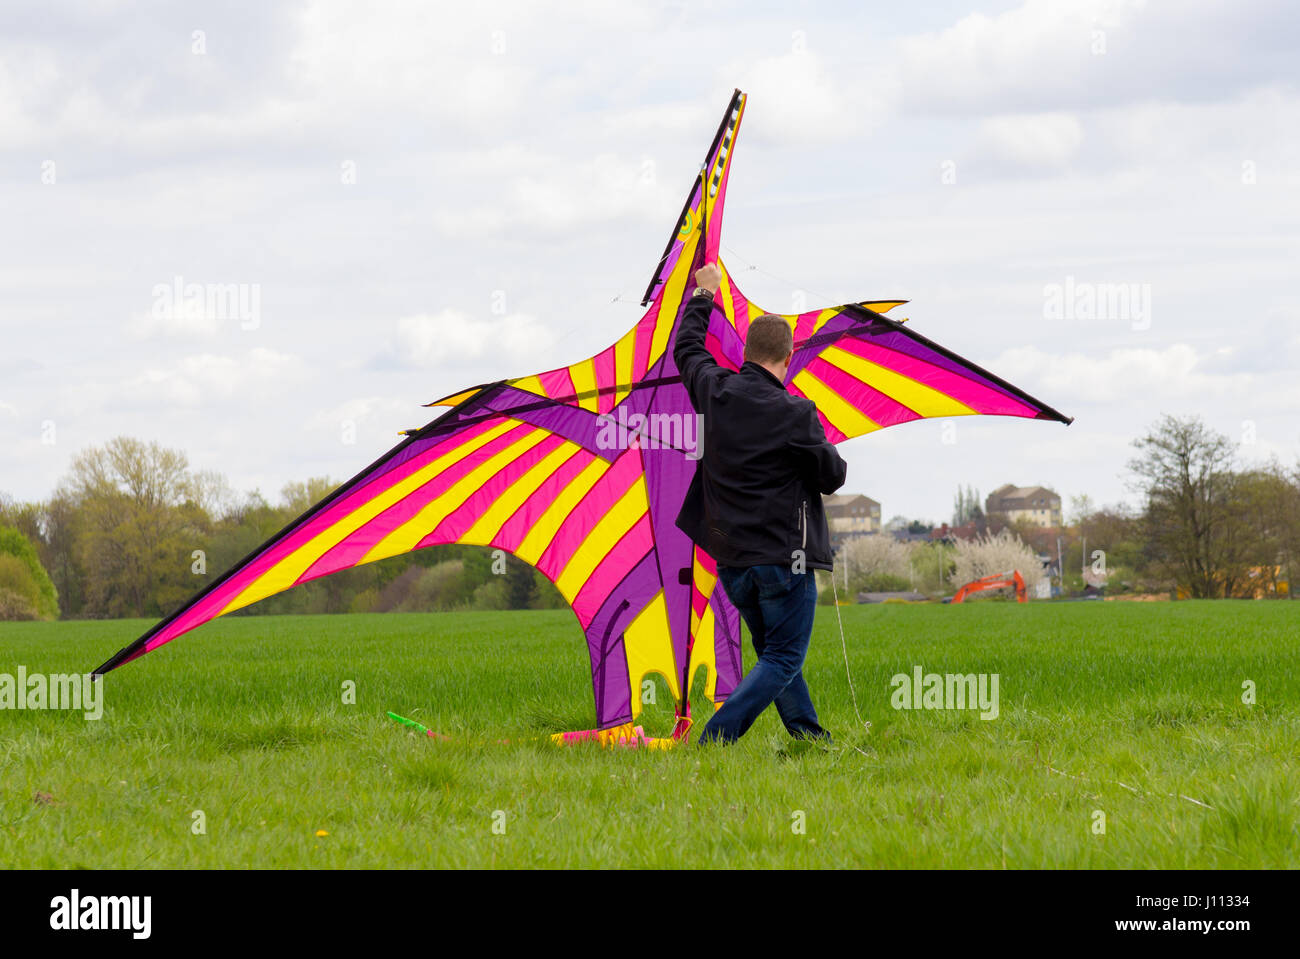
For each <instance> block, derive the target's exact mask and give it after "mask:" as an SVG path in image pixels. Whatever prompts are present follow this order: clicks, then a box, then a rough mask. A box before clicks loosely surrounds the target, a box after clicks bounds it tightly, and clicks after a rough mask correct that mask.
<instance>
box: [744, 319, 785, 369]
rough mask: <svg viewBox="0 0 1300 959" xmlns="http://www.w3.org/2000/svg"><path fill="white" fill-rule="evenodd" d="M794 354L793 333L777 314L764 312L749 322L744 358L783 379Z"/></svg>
mask: <svg viewBox="0 0 1300 959" xmlns="http://www.w3.org/2000/svg"><path fill="white" fill-rule="evenodd" d="M792 356H794V333H793V332H792V331H791V330H790V324H789V323H787V322H786V321H785V320H783V319H781V317H779V316H773V315H772V314H771V313H764V314H763V315H762V316H758V317H755V318H754V319H753V321H752V322H751V323H750V324H749V334H748V335H747V336H746V337H745V360H746V361H747V362H749V361H752V362H754V363H757V364H758V365H759V366H762V367H765V368H766V369H767V370H768V371H769V372H770V373H771V374H772V375H773V376H775V377H776V378H777V379H778V380H782V381H784V380H785V374H786V371H787V370H788V369H789V368H790V358H791V357H792Z"/></svg>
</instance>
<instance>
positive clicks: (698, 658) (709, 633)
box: [686, 603, 718, 699]
mask: <svg viewBox="0 0 1300 959" xmlns="http://www.w3.org/2000/svg"><path fill="white" fill-rule="evenodd" d="M716 625H717V624H716V622H715V621H714V618H713V604H712V603H710V604H709V605H708V606H706V607H704V617H703V618H702V619H701V620H700V625H699V627H698V628H697V629H696V630H695V645H694V646H692V647H691V667H690V669H688V670H687V671H686V675H687V676H688V677H689V678H690V681H691V684H692V685H694V683H695V673H696V672H697V671H698V670H699V668H700V667H701V666H703V667H704V695H705V696H707V697H709V699H713V697H714V694H715V693H716V692H717V689H718V662H717V659H718V649H717V644H716V639H715V637H714V633H713V631H714V629H715V628H716Z"/></svg>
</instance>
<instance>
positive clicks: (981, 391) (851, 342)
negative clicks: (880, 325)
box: [835, 336, 1037, 417]
mask: <svg viewBox="0 0 1300 959" xmlns="http://www.w3.org/2000/svg"><path fill="white" fill-rule="evenodd" d="M835 345H836V346H838V347H839V348H840V349H842V350H845V351H846V352H848V353H854V354H857V355H858V356H860V357H862V358H863V359H866V360H870V361H871V362H873V363H877V364H879V365H880V366H884V367H887V368H889V369H891V370H895V371H897V372H899V373H901V374H903V375H904V376H906V377H908V378H910V379H913V380H916V381H917V382H918V383H924V384H925V385H926V386H928V387H930V388H931V389H934V390H937V391H939V392H940V393H943V394H945V395H947V396H951V397H952V398H953V399H955V400H956V401H957V402H959V403H962V404H964V405H966V406H969V407H970V408H971V409H973V410H974V411H975V412H976V413H984V414H990V415H995V416H1029V417H1032V416H1035V415H1037V411H1036V410H1034V409H1033V408H1032V407H1029V406H1026V405H1025V404H1024V403H1021V402H1020V401H1019V400H1016V399H1014V398H1013V397H1010V396H1007V395H1006V394H1004V393H1000V392H998V391H997V390H991V389H989V388H988V387H987V386H984V385H983V384H981V383H977V382H975V381H974V380H972V379H968V378H966V377H964V376H961V375H959V374H957V373H953V372H951V371H949V370H945V369H944V368H943V367H940V366H935V365H934V364H932V363H926V362H925V361H924V360H918V359H916V358H915V357H912V356H908V355H907V354H906V353H900V352H898V351H896V350H887V349H885V348H884V347H881V346H875V345H873V344H871V343H866V342H863V341H862V340H859V339H856V338H855V337H851V336H846V337H844V338H843V339H841V340H837V341H836V343H835Z"/></svg>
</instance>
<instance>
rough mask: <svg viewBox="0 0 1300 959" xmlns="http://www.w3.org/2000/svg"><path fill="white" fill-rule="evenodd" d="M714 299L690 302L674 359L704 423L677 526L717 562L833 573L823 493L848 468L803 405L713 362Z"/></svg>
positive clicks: (774, 382)
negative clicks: (800, 564)
mask: <svg viewBox="0 0 1300 959" xmlns="http://www.w3.org/2000/svg"><path fill="white" fill-rule="evenodd" d="M713 308H714V307H713V299H712V298H711V297H708V296H692V297H691V298H690V301H689V302H688V304H687V306H686V310H685V312H684V313H683V315H682V321H681V324H680V325H679V327H678V330H677V343H676V346H675V347H674V348H673V359H675V360H676V361H677V368H678V370H680V371H681V374H682V383H683V385H684V386H685V387H686V391H687V393H688V394H689V395H690V398H691V404H692V405H693V406H694V407H695V411H696V412H697V413H699V414H700V415H701V417H703V420H704V422H703V426H702V430H701V431H700V433H699V436H700V442H701V446H702V454H703V455H702V456H701V458H700V459H699V460H698V461H696V464H695V477H694V479H692V480H691V486H690V489H689V490H688V491H687V493H686V500H685V502H683V503H682V509H681V512H680V513H679V514H678V516H677V526H678V528H679V529H681V530H682V531H683V532H684V533H686V534H687V535H688V536H690V538H691V540H692V541H694V542H695V543H697V544H699V545H700V546H701V547H702V548H703V549H704V550H705V552H707V553H708V554H709V555H710V556H712V557H713V558H714V559H715V560H717V563H718V565H719V566H736V567H744V566H757V565H760V564H767V563H772V564H778V565H782V566H789V565H790V564H791V563H793V562H795V560H796V559H797V557H798V553H797V552H796V551H799V550H802V552H803V556H804V566H805V567H806V568H814V569H832V568H834V564H833V560H832V557H831V548H830V533H829V531H828V530H827V528H826V513H825V510H823V508H822V498H821V495H820V494H822V493H827V494H830V493H834V492H835V491H836V490H837V489H839V488H840V487H841V486H843V485H844V479H845V476H846V474H847V472H848V465H847V464H846V463H845V462H844V459H843V458H842V457H841V456H840V454H839V453H838V452H837V451H836V449H835V447H834V446H832V445H831V444H830V442H829V441H827V439H826V431H825V430H823V429H822V425H821V421H820V420H819V419H818V418H817V407H816V406H815V405H814V404H813V402H812V401H811V400H808V399H805V398H803V397H801V396H794V395H793V394H791V393H790V392H788V391H787V390H786V388H785V386H784V385H783V384H782V383H781V381H780V380H778V379H777V378H776V377H775V376H773V375H772V374H771V373H769V372H768V371H767V370H765V369H764V368H763V367H761V366H759V365H758V364H757V363H754V362H746V363H745V365H744V366H742V367H741V368H740V370H739V371H738V372H733V371H732V370H728V369H726V368H725V367H723V366H719V365H718V363H717V361H716V360H714V359H713V356H712V355H711V354H710V353H709V351H708V349H707V348H706V347H705V345H704V337H705V333H706V331H707V330H708V325H709V315H710V314H711V312H712V311H713Z"/></svg>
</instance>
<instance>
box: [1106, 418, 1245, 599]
mask: <svg viewBox="0 0 1300 959" xmlns="http://www.w3.org/2000/svg"><path fill="white" fill-rule="evenodd" d="M1133 445H1134V446H1135V447H1136V448H1137V449H1138V451H1139V453H1140V455H1139V456H1137V457H1134V458H1133V459H1131V460H1129V463H1128V468H1129V470H1130V471H1131V472H1132V473H1133V474H1134V481H1133V485H1134V487H1135V488H1136V489H1137V490H1138V491H1139V492H1141V494H1142V496H1143V498H1144V509H1143V517H1142V518H1143V532H1144V534H1145V539H1146V547H1147V550H1148V552H1149V558H1150V559H1151V560H1152V561H1154V562H1155V563H1156V564H1157V565H1159V566H1161V567H1163V568H1164V569H1165V570H1166V571H1167V572H1168V573H1169V574H1170V575H1171V576H1173V578H1174V579H1175V580H1176V581H1177V582H1178V583H1179V584H1180V585H1183V586H1185V587H1186V588H1187V590H1188V592H1189V593H1190V594H1191V595H1192V596H1195V597H1209V596H1221V595H1223V594H1224V586H1225V583H1224V580H1225V577H1226V576H1227V575H1228V574H1229V572H1230V569H1229V568H1230V567H1231V565H1232V564H1233V562H1234V560H1235V556H1234V553H1235V551H1236V543H1235V542H1234V540H1235V539H1236V538H1237V537H1236V536H1235V534H1234V531H1233V530H1232V528H1231V527H1232V524H1233V523H1234V521H1235V518H1234V515H1233V514H1234V509H1235V507H1234V504H1233V491H1234V486H1235V485H1236V482H1235V477H1234V472H1233V468H1234V465H1235V461H1236V454H1235V450H1234V448H1233V446H1232V443H1231V442H1230V441H1229V439H1228V438H1227V437H1226V436H1224V435H1223V434H1221V433H1216V432H1214V431H1213V430H1211V429H1210V428H1209V427H1208V426H1206V425H1205V423H1203V422H1202V421H1201V420H1200V419H1199V418H1197V417H1191V418H1188V419H1179V418H1178V417H1174V416H1169V415H1165V416H1163V417H1161V419H1160V420H1159V421H1158V422H1157V423H1156V424H1155V426H1154V427H1152V429H1151V431H1150V432H1149V433H1147V435H1146V436H1144V437H1142V438H1141V439H1137V440H1134V441H1133Z"/></svg>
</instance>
